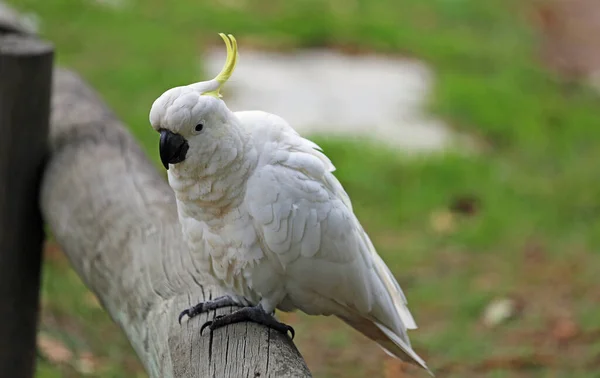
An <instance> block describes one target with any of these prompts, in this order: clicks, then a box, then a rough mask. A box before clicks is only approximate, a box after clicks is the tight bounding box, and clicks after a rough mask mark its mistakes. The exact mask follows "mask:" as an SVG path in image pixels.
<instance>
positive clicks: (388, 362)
mask: <svg viewBox="0 0 600 378" xmlns="http://www.w3.org/2000/svg"><path fill="white" fill-rule="evenodd" d="M405 365H406V364H405V363H403V362H402V361H399V360H397V359H395V358H391V357H388V358H386V359H385V362H384V363H383V376H384V378H404V377H406V378H408V377H409V375H408V374H407V372H406V370H405Z"/></svg>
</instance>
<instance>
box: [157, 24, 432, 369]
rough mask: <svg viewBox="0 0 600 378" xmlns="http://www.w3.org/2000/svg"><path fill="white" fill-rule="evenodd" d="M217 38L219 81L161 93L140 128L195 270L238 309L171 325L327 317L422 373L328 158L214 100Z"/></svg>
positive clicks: (401, 315) (276, 121)
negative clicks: (171, 196)
mask: <svg viewBox="0 0 600 378" xmlns="http://www.w3.org/2000/svg"><path fill="white" fill-rule="evenodd" d="M220 36H221V37H222V38H223V40H224V41H225V44H226V45H227V60H226V63H225V66H224V67H223V70H222V71H221V72H220V73H219V75H218V76H217V77H216V78H215V79H213V80H209V81H204V82H200V83H195V84H191V85H187V86H180V87H176V88H172V89H169V90H167V91H166V92H165V93H163V94H162V95H161V96H160V97H159V98H158V99H157V100H156V101H154V103H153V105H152V109H151V110H150V123H151V124H152V127H153V128H154V129H155V130H156V131H157V132H159V133H160V157H161V160H162V162H163V164H164V166H165V168H167V170H168V178H169V184H170V185H171V187H172V188H173V190H174V192H175V195H176V197H177V209H178V213H179V220H180V223H181V227H182V231H183V235H184V237H185V239H186V242H187V244H188V245H189V248H190V250H191V253H192V255H193V257H194V258H195V259H196V261H197V263H198V264H197V265H198V266H199V267H201V269H204V270H205V271H206V272H207V273H209V274H210V275H211V276H212V277H214V278H215V279H216V280H217V281H218V282H219V283H220V284H221V285H223V286H224V287H225V288H227V289H228V290H229V291H230V292H232V293H233V294H235V295H236V296H237V297H241V298H244V299H245V300H244V301H243V303H242V302H240V301H238V300H236V299H234V298H233V296H231V297H229V296H228V297H221V298H217V299H216V300H213V301H210V302H204V303H200V304H199V305H197V306H194V307H192V308H190V309H187V310H185V311H183V312H182V314H181V316H180V318H179V320H180V321H181V317H182V316H184V315H187V316H189V317H190V318H191V317H193V316H195V315H197V314H199V313H201V312H204V311H207V310H212V309H215V308H219V307H225V306H231V305H237V306H240V307H242V308H241V309H240V310H237V311H236V312H233V313H232V314H230V315H226V316H223V317H219V318H216V319H215V320H213V321H212V322H208V323H206V324H205V326H209V328H210V329H211V331H213V330H214V329H216V328H219V327H222V326H224V325H227V324H232V323H236V322H240V321H254V322H257V323H261V324H264V325H267V326H268V327H271V328H274V329H277V330H279V331H281V332H285V333H287V331H288V330H290V331H291V332H292V337H293V329H291V327H289V326H287V325H285V324H283V323H280V322H278V321H277V320H275V318H274V317H273V315H272V314H273V313H274V310H275V309H280V310H282V311H293V310H296V309H299V310H301V311H303V312H305V313H307V314H310V315H335V316H337V317H339V318H340V319H342V320H344V321H345V322H346V323H348V324H349V325H350V326H352V327H353V328H355V329H357V330H358V331H360V332H362V333H363V334H365V335H366V336H367V337H369V338H371V339H372V340H374V341H375V342H377V343H378V344H379V345H380V346H382V347H383V349H384V350H386V351H387V352H388V353H389V354H391V355H393V356H396V357H398V358H400V359H402V360H404V361H407V362H412V363H416V364H417V365H419V366H421V367H423V368H425V369H427V366H426V365H425V362H424V361H423V359H422V358H421V357H419V356H418V355H417V354H416V353H415V351H414V350H413V349H412V347H411V344H410V341H409V338H408V335H407V329H415V328H417V326H416V324H415V321H414V319H413V317H412V315H411V313H410V311H409V310H408V308H407V302H406V298H405V296H404V294H403V292H402V289H400V286H399V285H398V282H397V281H396V279H395V278H394V276H393V275H392V273H391V272H390V270H389V269H388V267H387V266H386V265H385V263H384V262H383V260H382V259H381V258H380V257H379V255H378V254H377V252H376V251H375V248H374V247H373V244H372V243H371V240H370V239H369V237H368V236H367V234H366V233H365V231H364V230H363V228H362V226H361V224H360V223H359V221H358V219H357V218H356V216H355V215H354V212H353V210H352V204H351V202H350V198H349V197H348V194H346V192H345V191H344V188H343V187H342V185H341V184H340V182H339V181H338V180H337V179H336V177H335V176H334V175H333V173H332V172H333V171H334V170H335V168H334V166H333V164H332V163H331V161H330V160H329V158H327V156H325V155H324V154H323V152H322V150H321V149H320V147H319V146H317V145H316V144H315V143H313V142H311V141H310V140H308V139H306V138H303V137H302V136H300V135H299V134H298V133H297V132H296V131H295V130H294V129H293V128H292V127H291V126H290V125H289V124H288V123H287V122H286V121H285V120H283V119H282V118H280V117H278V116H276V115H273V114H269V113H266V112H262V111H239V112H232V111H231V110H229V109H228V108H227V106H226V105H225V102H223V101H222V100H221V95H220V93H219V91H220V88H221V87H222V85H223V84H224V83H225V82H226V81H227V80H228V79H229V77H230V76H231V74H232V72H233V70H234V68H235V66H236V63H237V60H238V50H237V42H236V40H235V38H234V37H233V36H232V35H228V36H226V35H224V34H220ZM427 370H428V371H429V369H427Z"/></svg>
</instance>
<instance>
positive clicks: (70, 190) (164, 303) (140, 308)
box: [41, 70, 310, 378]
mask: <svg viewBox="0 0 600 378" xmlns="http://www.w3.org/2000/svg"><path fill="white" fill-rule="evenodd" d="M55 78H56V81H55V84H54V94H53V114H52V121H51V130H50V132H51V135H50V144H51V151H52V155H51V161H50V163H49V166H48V169H47V170H46V173H45V179H44V183H43V188H42V196H41V201H42V208H43V213H44V216H45V219H46V220H47V222H48V223H49V225H50V226H51V228H52V230H53V232H54V235H55V237H56V239H57V241H58V242H59V244H60V245H61V246H62V248H63V249H64V251H65V253H66V254H67V255H68V257H69V259H70V261H71V263H72V264H73V266H74V267H75V269H76V271H77V272H78V274H79V275H80V276H81V277H82V278H83V280H84V281H85V283H86V284H87V286H88V287H90V288H91V289H92V290H93V291H94V292H95V293H96V295H97V296H98V297H99V299H100V301H101V303H102V305H103V306H104V307H105V308H106V309H107V310H108V312H109V313H110V315H111V316H112V318H113V319H114V320H115V321H116V322H117V323H118V324H119V325H120V326H121V328H122V329H123V330H124V332H125V334H126V335H127V337H128V338H129V340H130V342H131V344H132V345H133V347H134V349H135V350H136V352H137V354H138V356H139V358H140V360H141V361H142V363H143V364H144V366H145V368H146V370H147V371H148V373H149V374H150V376H151V377H165V378H169V377H278V378H279V377H309V376H310V372H309V371H308V368H307V367H306V365H305V363H304V360H303V359H302V357H301V356H300V354H299V353H298V351H297V349H296V347H295V346H294V344H293V343H292V342H291V340H290V339H289V337H288V336H286V335H283V334H281V333H278V332H276V331H271V330H268V329H267V328H265V327H263V326H259V325H256V324H253V323H240V324H235V325H232V326H228V327H225V328H223V329H219V330H216V331H215V332H214V333H213V334H212V335H210V333H209V332H208V331H205V333H204V335H200V327H201V325H202V324H203V323H204V322H205V321H206V320H208V319H209V317H210V318H213V317H214V316H215V313H214V312H212V313H210V314H208V315H204V316H198V317H196V318H193V319H191V320H184V322H183V324H182V325H181V326H180V325H179V324H178V323H177V316H178V314H179V312H180V311H182V310H183V309H185V308H188V307H190V306H191V305H194V304H196V303H198V302H200V301H204V300H207V299H210V298H214V297H216V296H219V295H221V294H223V292H222V291H221V290H220V289H219V288H217V287H215V286H212V285H211V284H210V282H211V281H210V279H209V278H208V277H205V276H203V275H202V274H201V273H200V272H199V269H198V267H197V266H196V265H195V264H196V262H195V261H194V260H193V259H192V257H191V256H190V253H189V251H188V249H187V247H186V245H185V243H184V242H183V240H182V235H181V230H180V226H179V222H178V218H177V209H176V205H175V198H174V195H173V192H172V190H171V188H170V187H169V186H168V184H167V183H166V181H165V180H164V178H163V177H161V175H159V173H158V171H157V170H156V169H155V167H154V166H153V165H152V164H151V163H150V161H149V160H148V159H147V157H146V156H145V155H144V153H143V152H142V151H141V149H140V147H139V146H138V144H137V143H136V142H135V141H134V139H133V137H132V136H131V135H130V133H129V132H127V131H126V129H125V127H123V125H122V124H121V122H120V121H119V120H118V119H117V117H116V116H115V115H114V114H113V113H112V112H111V111H110V110H109V109H108V108H107V107H106V106H105V105H104V103H103V102H102V101H101V100H100V99H99V98H98V97H97V96H96V95H95V94H94V92H93V91H92V90H91V89H90V88H89V87H88V86H87V85H86V84H85V83H84V82H83V81H82V80H81V78H79V77H78V76H77V75H75V74H73V73H71V72H68V71H64V70H60V71H58V72H57V73H56V74H55ZM148 107H150V104H148ZM148 127H150V126H148ZM157 148H158V135H157ZM229 311H231V309H223V310H219V311H217V314H220V313H223V312H229Z"/></svg>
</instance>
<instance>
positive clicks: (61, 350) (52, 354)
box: [37, 333, 73, 364]
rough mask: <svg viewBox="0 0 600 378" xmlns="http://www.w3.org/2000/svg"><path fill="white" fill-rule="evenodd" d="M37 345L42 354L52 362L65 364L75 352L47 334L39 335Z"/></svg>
mask: <svg viewBox="0 0 600 378" xmlns="http://www.w3.org/2000/svg"><path fill="white" fill-rule="evenodd" d="M37 345H38V348H39V350H40V352H41V354H42V355H43V356H44V357H45V358H46V359H47V360H48V361H49V362H51V363H54V364H64V363H67V362H69V361H71V359H72V358H73V352H71V350H70V349H69V348H67V347H66V346H65V344H63V343H62V342H61V341H59V340H56V339H54V338H52V337H50V336H48V335H46V334H43V333H41V334H39V335H38V337H37Z"/></svg>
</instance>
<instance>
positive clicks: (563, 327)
mask: <svg viewBox="0 0 600 378" xmlns="http://www.w3.org/2000/svg"><path fill="white" fill-rule="evenodd" d="M579 333H580V330H579V326H578V325H577V324H576V323H575V322H574V321H573V319H570V318H561V319H558V320H557V321H555V322H554V324H553V325H552V331H551V334H552V337H553V338H554V340H556V342H558V343H559V344H566V343H568V342H569V341H571V340H573V339H574V338H576V337H577V336H578V335H579Z"/></svg>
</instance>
